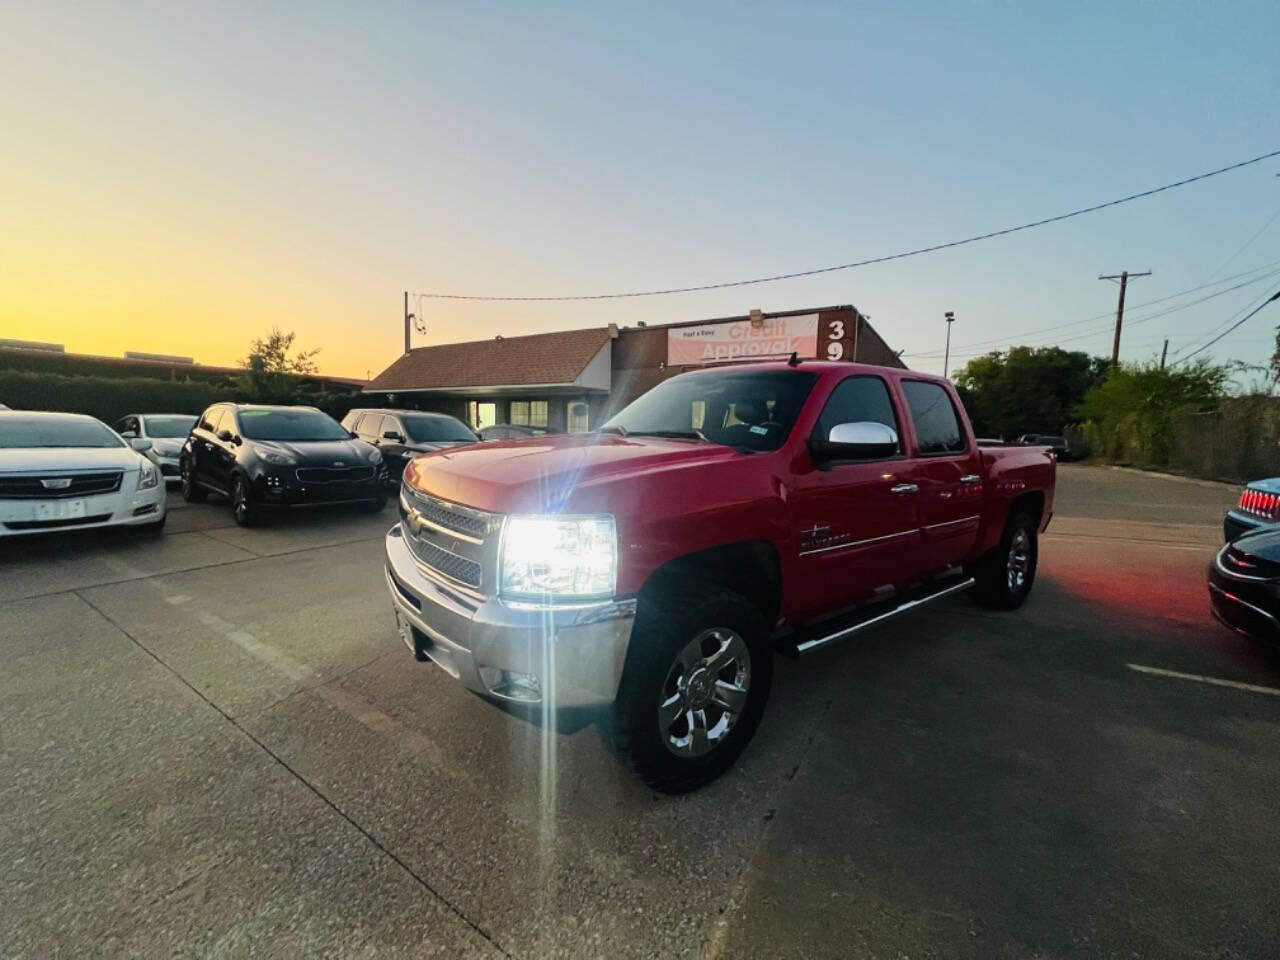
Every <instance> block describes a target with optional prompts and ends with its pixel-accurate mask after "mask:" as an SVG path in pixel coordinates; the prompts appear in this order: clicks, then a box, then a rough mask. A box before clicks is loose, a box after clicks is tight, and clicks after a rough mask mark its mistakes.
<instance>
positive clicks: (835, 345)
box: [827, 320, 844, 360]
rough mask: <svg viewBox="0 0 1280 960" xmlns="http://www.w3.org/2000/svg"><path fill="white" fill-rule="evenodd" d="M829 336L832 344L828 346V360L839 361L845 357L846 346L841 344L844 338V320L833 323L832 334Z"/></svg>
mask: <svg viewBox="0 0 1280 960" xmlns="http://www.w3.org/2000/svg"><path fill="white" fill-rule="evenodd" d="M829 336H830V338H831V343H828V344H827V359H828V360H839V359H840V358H841V357H843V356H844V344H842V343H840V338H841V337H843V336H844V321H843V320H832V321H831V333H830V334H829Z"/></svg>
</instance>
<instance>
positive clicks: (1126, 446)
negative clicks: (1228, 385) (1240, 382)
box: [1067, 397, 1280, 482]
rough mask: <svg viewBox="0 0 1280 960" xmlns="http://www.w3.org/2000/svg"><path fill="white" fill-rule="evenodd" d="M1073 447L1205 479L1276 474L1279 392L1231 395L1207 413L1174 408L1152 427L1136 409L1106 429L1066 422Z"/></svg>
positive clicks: (1279, 466)
mask: <svg viewBox="0 0 1280 960" xmlns="http://www.w3.org/2000/svg"><path fill="white" fill-rule="evenodd" d="M1067 437H1068V441H1069V442H1070V443H1071V448H1072V450H1073V452H1077V453H1079V454H1080V455H1082V456H1090V455H1093V456H1097V457H1100V458H1102V459H1105V460H1110V461H1112V462H1114V463H1127V464H1133V465H1134V466H1139V467H1153V468H1160V469H1165V470H1172V471H1174V472H1176V473H1182V474H1187V475H1188V476H1193V477H1203V478H1205V479H1208V480H1230V481H1237V482H1241V481H1247V480H1253V479H1256V478H1258V477H1275V476H1280V397H1235V398H1232V399H1230V400H1226V401H1224V402H1223V403H1222V406H1221V407H1220V408H1219V409H1217V410H1214V411H1212V412H1210V413H1190V412H1188V413H1175V414H1172V415H1171V416H1170V417H1169V418H1168V420H1167V421H1166V422H1165V423H1162V424H1159V425H1157V426H1156V427H1155V428H1153V427H1152V425H1151V424H1147V423H1144V422H1143V421H1141V420H1140V419H1139V418H1138V417H1137V416H1136V415H1135V416H1131V417H1126V418H1124V419H1122V420H1120V421H1118V422H1116V423H1115V424H1112V425H1109V426H1108V427H1107V428H1106V429H1105V430H1104V429H1103V427H1102V426H1101V425H1100V424H1097V423H1085V424H1080V425H1077V426H1073V427H1070V428H1068V431H1067Z"/></svg>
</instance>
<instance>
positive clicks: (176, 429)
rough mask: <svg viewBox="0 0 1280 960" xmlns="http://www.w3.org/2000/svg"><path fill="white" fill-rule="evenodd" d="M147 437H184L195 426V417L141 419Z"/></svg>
mask: <svg viewBox="0 0 1280 960" xmlns="http://www.w3.org/2000/svg"><path fill="white" fill-rule="evenodd" d="M142 422H143V423H145V424H146V426H147V436H148V437H157V438H165V437H185V436H186V435H187V434H188V433H190V432H191V428H192V427H193V426H195V423H196V418H195V417H143V418H142Z"/></svg>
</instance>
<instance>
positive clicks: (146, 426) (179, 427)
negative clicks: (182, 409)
mask: <svg viewBox="0 0 1280 960" xmlns="http://www.w3.org/2000/svg"><path fill="white" fill-rule="evenodd" d="M195 424H196V418H195V417H193V416H191V415H189V414H185V413H131V414H129V415H128V416H126V417H121V418H120V419H119V420H117V421H116V422H115V431H116V433H118V434H120V436H122V437H124V438H125V439H126V440H133V439H135V438H143V439H146V440H150V441H151V447H150V449H148V450H146V451H145V452H144V453H143V456H144V457H146V458H147V459H148V460H150V461H151V462H152V463H154V464H155V465H156V466H157V467H159V468H160V476H162V477H164V482H165V485H166V486H167V485H168V484H171V483H177V482H178V481H179V480H180V479H182V478H181V473H180V471H179V470H178V454H179V453H181V452H182V445H183V443H185V442H186V439H187V434H189V433H190V432H191V428H192V427H194V426H195Z"/></svg>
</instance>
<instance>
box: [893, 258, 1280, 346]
mask: <svg viewBox="0 0 1280 960" xmlns="http://www.w3.org/2000/svg"><path fill="white" fill-rule="evenodd" d="M1277 265H1280V260H1277V261H1275V262H1273V263H1267V264H1263V265H1262V266H1260V267H1254V268H1253V269H1252V270H1246V271H1245V272H1244V273H1237V274H1235V275H1234V276H1231V277H1225V278H1223V279H1222V280H1215V281H1214V282H1212V283H1203V284H1201V285H1200V286H1198V287H1191V288H1189V289H1187V290H1182V291H1179V292H1178V293H1171V294H1169V295H1168V296H1164V297H1158V298H1157V299H1155V300H1147V301H1146V302H1145V303H1139V304H1135V305H1134V306H1132V307H1130V309H1131V310H1140V309H1142V308H1143V307H1151V306H1155V305H1156V304H1157V303H1164V302H1166V301H1168V300H1173V299H1176V298H1177V297H1185V296H1186V295H1187V294H1189V293H1196V292H1197V291H1200V290H1203V289H1205V288H1206V287H1214V286H1217V285H1219V284H1222V283H1229V282H1230V281H1232V280H1235V279H1237V278H1239V277H1247V276H1249V274H1251V273H1257V272H1258V271H1259V270H1268V268H1274V267H1276V266H1277ZM1277 273H1280V270H1276V269H1270V270H1269V271H1268V272H1267V273H1264V274H1261V275H1260V276H1257V277H1254V278H1253V279H1251V280H1246V281H1244V282H1243V283H1237V284H1236V285H1235V286H1233V287H1227V288H1225V289H1223V290H1218V291H1215V292H1214V293H1210V294H1207V295H1206V296H1203V297H1199V298H1197V299H1195V300H1190V301H1188V302H1187V303H1180V304H1177V305H1176V306H1172V307H1168V308H1166V309H1164V310H1157V311H1156V312H1155V313H1150V314H1147V315H1146V316H1142V317H1138V318H1136V319H1132V320H1130V321H1129V326H1131V327H1132V326H1137V325H1138V324H1140V323H1146V322H1147V321H1148V320H1155V319H1156V318H1158V317H1167V316H1168V315H1169V314H1171V313H1177V312H1178V311H1180V310H1188V309H1190V308H1191V307H1194V306H1197V305H1199V304H1201V303H1204V302H1206V301H1208V300H1212V299H1214V298H1215V297H1221V296H1225V295H1226V294H1228V293H1234V292H1235V291H1236V290H1240V289H1242V288H1244V287H1248V286H1252V285H1253V284H1255V283H1261V282H1262V281H1264V280H1269V279H1271V277H1273V276H1275V275H1276V274H1277ZM1110 316H1112V313H1111V312H1110V311H1108V312H1107V313H1099V314H1095V315H1094V316H1092V317H1086V318H1084V319H1083V320H1070V321H1068V322H1067V323H1060V324H1055V325H1054V326H1051V327H1040V328H1039V329H1037V330H1027V331H1024V332H1022V333H1012V334H1008V335H1007V336H1003V337H993V338H992V339H990V340H976V341H974V342H973V343H965V344H961V345H960V346H959V347H958V348H957V349H959V350H972V349H973V348H974V347H985V346H991V345H1000V344H1005V343H1011V342H1012V341H1014V340H1018V339H1022V338H1024V337H1036V336H1038V335H1040V334H1044V333H1053V332H1054V331H1056V330H1064V329H1066V328H1067V327H1075V326H1079V325H1080V324H1082V323H1089V322H1091V321H1093V320H1102V319H1104V318H1106V317H1110ZM1228 322H1230V321H1228ZM1112 329H1113V327H1112V325H1111V324H1107V325H1106V326H1105V327H1098V328H1096V329H1094V330H1089V331H1086V332H1085V333H1083V334H1081V335H1080V336H1072V337H1067V338H1065V339H1064V340H1061V341H1059V342H1062V343H1067V342H1070V341H1072V340H1081V339H1083V338H1084V337H1089V336H1095V335H1097V334H1100V333H1105V332H1109V331H1111V330H1112ZM937 355H938V351H936V350H925V351H922V352H920V353H904V354H903V356H904V357H920V358H930V357H937ZM965 355H966V356H975V357H980V356H982V353H981V352H979V353H974V354H965ZM957 356H960V354H957Z"/></svg>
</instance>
